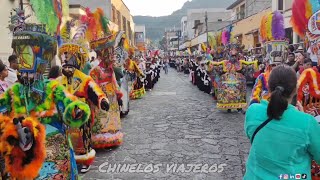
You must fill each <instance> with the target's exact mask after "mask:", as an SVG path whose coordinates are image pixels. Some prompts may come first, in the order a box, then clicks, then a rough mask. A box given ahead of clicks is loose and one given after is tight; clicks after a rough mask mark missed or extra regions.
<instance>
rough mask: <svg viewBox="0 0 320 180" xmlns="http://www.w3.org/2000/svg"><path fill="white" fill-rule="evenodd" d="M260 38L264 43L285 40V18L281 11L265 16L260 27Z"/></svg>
mask: <svg viewBox="0 0 320 180" xmlns="http://www.w3.org/2000/svg"><path fill="white" fill-rule="evenodd" d="M260 36H261V39H262V41H263V42H266V41H272V40H284V39H285V30H284V18H283V15H282V14H281V13H280V12H279V11H275V12H273V13H268V14H267V15H265V16H263V18H262V20H261V25H260Z"/></svg>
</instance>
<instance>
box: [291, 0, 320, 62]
mask: <svg viewBox="0 0 320 180" xmlns="http://www.w3.org/2000/svg"><path fill="white" fill-rule="evenodd" d="M290 22H291V24H292V27H293V30H294V31H295V32H296V33H297V34H298V35H299V36H300V37H301V38H305V41H304V42H305V45H306V46H307V47H308V46H309V49H310V50H311V56H319V55H320V50H319V49H320V48H319V46H318V44H319V41H320V3H319V1H318V0H295V1H294V2H293V4H292V16H291V21H290Z"/></svg>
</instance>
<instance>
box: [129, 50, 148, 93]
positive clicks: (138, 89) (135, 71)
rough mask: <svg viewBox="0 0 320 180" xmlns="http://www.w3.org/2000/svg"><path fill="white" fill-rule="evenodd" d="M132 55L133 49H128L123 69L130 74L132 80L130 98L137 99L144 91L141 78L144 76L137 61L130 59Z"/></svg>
mask: <svg viewBox="0 0 320 180" xmlns="http://www.w3.org/2000/svg"><path fill="white" fill-rule="evenodd" d="M133 56H134V49H133V48H130V49H129V58H128V59H127V60H126V62H125V65H124V66H125V70H126V73H127V74H129V75H130V79H131V81H132V82H133V83H132V86H131V88H130V89H131V90H130V99H139V98H142V96H143V95H144V94H145V93H146V91H145V89H144V84H143V80H141V78H143V77H144V74H143V72H142V71H141V70H140V68H139V67H138V65H137V63H136V62H135V61H133V60H132V58H133Z"/></svg>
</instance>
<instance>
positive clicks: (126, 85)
mask: <svg viewBox="0 0 320 180" xmlns="http://www.w3.org/2000/svg"><path fill="white" fill-rule="evenodd" d="M113 44H114V52H115V55H116V62H115V63H113V67H114V68H115V69H116V70H117V69H121V71H122V72H124V74H123V78H122V79H121V85H120V91H121V93H122V97H121V101H122V103H121V104H120V114H121V117H124V116H126V115H128V113H129V111H130V107H129V101H130V91H131V87H132V81H131V77H130V74H129V73H127V72H126V71H125V67H124V65H125V61H126V60H127V59H128V57H129V54H128V51H129V42H128V39H127V38H126V34H125V32H124V31H119V32H118V33H117V36H116V38H115V39H114V41H113ZM116 78H117V77H116ZM118 79H119V78H118Z"/></svg>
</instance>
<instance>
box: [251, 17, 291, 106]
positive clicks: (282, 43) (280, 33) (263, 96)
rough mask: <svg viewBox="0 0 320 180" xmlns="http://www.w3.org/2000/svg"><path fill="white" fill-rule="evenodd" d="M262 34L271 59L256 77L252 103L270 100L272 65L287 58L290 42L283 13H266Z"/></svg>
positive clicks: (268, 57) (262, 22)
mask: <svg viewBox="0 0 320 180" xmlns="http://www.w3.org/2000/svg"><path fill="white" fill-rule="evenodd" d="M269 21H270V22H269ZM260 34H261V38H262V40H263V42H264V44H265V49H266V53H267V57H266V58H267V59H268V60H269V61H268V62H267V68H266V71H265V73H262V74H260V75H259V76H258V77H257V79H256V83H255V85H254V87H253V90H252V94H251V100H250V105H251V104H253V103H260V101H261V100H269V97H270V94H269V87H268V80H269V75H270V73H271V70H272V66H274V65H276V64H281V63H283V60H284V59H286V54H287V52H286V49H287V48H288V42H287V41H286V40H285V29H284V18H283V15H282V14H281V13H280V12H278V11H275V12H273V13H269V14H267V15H265V16H264V17H263V18H262V20H261V26H260Z"/></svg>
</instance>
